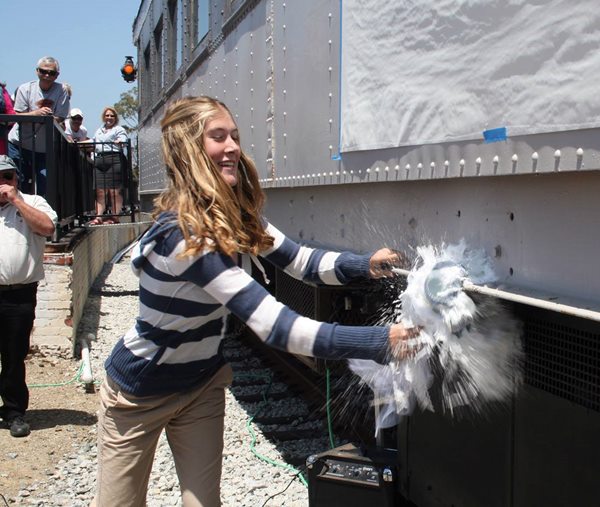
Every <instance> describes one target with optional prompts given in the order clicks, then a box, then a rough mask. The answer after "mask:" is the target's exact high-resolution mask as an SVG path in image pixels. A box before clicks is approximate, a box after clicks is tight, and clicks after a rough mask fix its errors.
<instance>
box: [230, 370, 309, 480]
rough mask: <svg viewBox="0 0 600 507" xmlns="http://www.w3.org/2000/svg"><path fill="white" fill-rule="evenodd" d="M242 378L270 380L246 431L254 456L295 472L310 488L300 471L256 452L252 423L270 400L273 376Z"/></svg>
mask: <svg viewBox="0 0 600 507" xmlns="http://www.w3.org/2000/svg"><path fill="white" fill-rule="evenodd" d="M240 376H245V377H246V378H264V379H267V378H268V379H269V385H268V386H267V387H266V389H265V390H264V392H263V393H262V397H263V401H262V402H261V404H260V405H259V407H258V408H257V409H256V412H255V413H254V414H253V415H252V416H251V417H249V418H248V420H247V421H246V429H247V430H248V432H249V433H250V436H251V437H252V441H251V442H250V450H251V451H252V454H254V455H255V456H256V457H257V458H258V459H260V460H262V461H264V462H265V463H268V464H269V465H272V466H276V467H279V468H283V469H285V470H290V471H292V472H295V473H296V476H297V477H299V478H300V481H301V482H302V484H304V486H305V487H308V483H307V482H306V479H305V478H304V477H303V476H302V474H301V473H300V470H298V469H297V468H295V467H293V466H292V465H288V464H287V463H279V462H277V461H274V460H272V459H271V458H268V457H267V456H264V455H263V454H260V453H259V452H258V451H257V450H256V440H257V437H256V433H255V432H254V429H253V428H252V421H254V418H255V417H256V416H257V415H258V414H259V413H260V412H261V410H263V409H264V408H265V406H266V405H267V403H268V402H269V400H268V399H267V395H268V393H269V390H270V389H271V385H272V384H273V376H272V375H268V374H264V375H253V374H246V375H243V374H242V375H240Z"/></svg>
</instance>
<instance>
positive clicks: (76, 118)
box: [65, 107, 88, 142]
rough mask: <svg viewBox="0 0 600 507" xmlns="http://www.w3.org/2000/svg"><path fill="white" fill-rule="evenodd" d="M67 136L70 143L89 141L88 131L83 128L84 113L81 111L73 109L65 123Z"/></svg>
mask: <svg viewBox="0 0 600 507" xmlns="http://www.w3.org/2000/svg"><path fill="white" fill-rule="evenodd" d="M65 134H66V135H67V139H68V140H69V141H71V142H72V141H75V142H81V141H85V140H87V139H88V135H87V129H86V128H85V127H84V126H83V113H82V112H81V109H78V108H77V107H74V108H73V109H71V112H70V113H69V116H68V118H67V120H66V121H65Z"/></svg>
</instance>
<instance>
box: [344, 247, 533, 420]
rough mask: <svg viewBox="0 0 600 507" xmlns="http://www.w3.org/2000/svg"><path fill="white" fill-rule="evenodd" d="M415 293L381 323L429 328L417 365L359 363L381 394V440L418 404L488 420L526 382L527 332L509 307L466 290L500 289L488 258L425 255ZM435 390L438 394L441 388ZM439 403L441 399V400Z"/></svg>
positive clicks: (410, 286)
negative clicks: (466, 284) (493, 407)
mask: <svg viewBox="0 0 600 507" xmlns="http://www.w3.org/2000/svg"><path fill="white" fill-rule="evenodd" d="M417 254H418V261H417V265H416V267H415V268H413V269H412V270H411V272H410V273H409V275H408V279H407V288H406V290H405V291H404V292H402V293H401V294H399V295H398V297H397V298H396V299H395V300H394V301H393V302H392V303H391V308H387V309H386V310H385V311H384V312H383V314H384V315H385V317H383V318H382V319H381V320H380V321H379V323H380V324H383V323H387V324H391V323H395V322H401V323H402V324H404V325H405V326H408V327H412V326H421V327H422V331H421V333H420V336H419V338H418V339H417V341H418V345H419V347H421V348H420V350H419V351H418V352H417V353H416V355H415V356H414V357H413V358H410V359H405V360H403V361H396V360H392V361H391V362H390V363H388V364H385V365H381V364H378V363H376V362H374V361H368V360H357V359H352V360H350V361H349V366H350V369H351V370H352V371H353V372H354V373H356V374H357V375H359V376H360V378H361V379H362V381H363V382H365V383H366V384H367V385H368V386H369V387H370V388H371V389H372V390H373V393H374V404H375V424H376V432H378V431H379V430H380V429H382V428H388V427H391V426H394V425H396V424H398V422H399V420H400V418H401V417H402V416H404V415H408V414H410V413H411V412H412V411H413V409H414V408H415V406H416V405H417V404H418V405H419V406H420V407H421V408H422V409H427V410H432V411H433V410H434V403H433V402H432V397H431V394H433V393H432V392H433V391H435V394H436V395H437V398H440V400H441V406H442V410H443V411H444V412H448V413H450V414H452V415H456V412H455V411H456V409H457V408H458V407H462V406H470V408H471V409H472V410H473V411H475V412H477V413H482V412H483V411H484V410H485V408H486V406H488V404H489V402H492V401H505V400H507V399H509V398H510V396H511V394H512V393H513V392H514V390H515V388H516V386H518V384H519V383H520V382H521V378H522V373H521V369H522V357H523V352H522V347H521V340H520V336H521V324H520V322H519V321H518V320H517V319H516V318H515V317H514V316H512V315H511V313H510V311H509V310H508V309H507V307H506V306H504V304H503V303H501V302H500V301H498V300H496V299H492V298H486V297H482V296H479V297H476V296H473V297H470V296H469V295H468V294H467V293H466V292H465V291H464V290H463V289H462V283H463V281H465V280H469V281H471V282H473V283H475V284H486V283H490V282H493V281H495V279H496V276H495V274H494V271H493V269H492V266H491V262H490V260H489V258H488V257H487V256H486V254H485V252H484V251H483V250H471V249H469V248H467V246H466V244H465V242H464V241H461V242H460V243H459V244H457V245H444V246H442V247H441V248H439V249H436V248H434V247H433V246H427V247H419V248H418V249H417ZM434 383H435V386H434ZM437 398H436V399H437Z"/></svg>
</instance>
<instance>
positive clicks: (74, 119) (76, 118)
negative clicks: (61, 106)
mask: <svg viewBox="0 0 600 507" xmlns="http://www.w3.org/2000/svg"><path fill="white" fill-rule="evenodd" d="M82 120H83V118H82V117H81V116H71V121H82Z"/></svg>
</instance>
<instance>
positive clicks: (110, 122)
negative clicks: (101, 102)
mask: <svg viewBox="0 0 600 507" xmlns="http://www.w3.org/2000/svg"><path fill="white" fill-rule="evenodd" d="M102 119H103V120H104V126H105V127H106V128H111V127H114V125H115V124H116V122H117V115H116V114H115V112H114V111H113V110H112V109H107V110H106V111H104V114H103V115H102Z"/></svg>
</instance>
